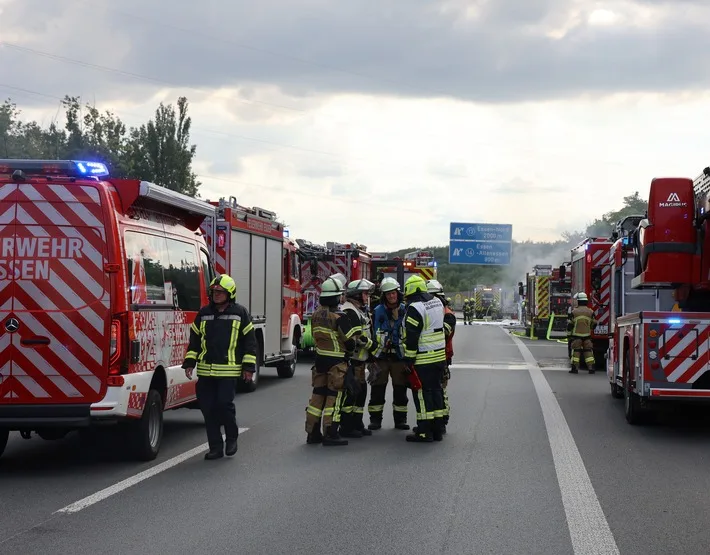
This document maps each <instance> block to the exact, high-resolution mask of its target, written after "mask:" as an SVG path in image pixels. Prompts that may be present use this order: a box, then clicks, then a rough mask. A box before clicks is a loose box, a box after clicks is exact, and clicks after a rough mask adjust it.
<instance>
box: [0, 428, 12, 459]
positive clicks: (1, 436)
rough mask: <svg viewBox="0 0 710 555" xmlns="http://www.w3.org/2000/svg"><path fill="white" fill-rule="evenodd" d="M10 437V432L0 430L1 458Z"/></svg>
mask: <svg viewBox="0 0 710 555" xmlns="http://www.w3.org/2000/svg"><path fill="white" fill-rule="evenodd" d="M9 437H10V430H0V457H2V454H3V453H4V452H5V447H7V439H8V438H9Z"/></svg>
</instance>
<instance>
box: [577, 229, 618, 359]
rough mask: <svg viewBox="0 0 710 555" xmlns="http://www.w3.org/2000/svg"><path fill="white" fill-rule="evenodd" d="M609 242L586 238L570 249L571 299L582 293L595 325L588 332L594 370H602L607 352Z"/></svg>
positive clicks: (609, 291)
mask: <svg viewBox="0 0 710 555" xmlns="http://www.w3.org/2000/svg"><path fill="white" fill-rule="evenodd" d="M611 245H612V242H611V240H610V239H602V238H588V239H585V240H584V241H582V242H581V243H580V244H579V245H577V246H576V247H575V248H574V249H572V296H573V297H574V295H575V294H577V293H585V294H586V295H587V298H588V299H589V305H588V306H589V308H591V309H592V310H593V311H594V317H595V319H596V321H597V325H596V327H595V328H594V330H592V344H593V345H594V361H595V366H596V367H597V368H599V369H602V368H604V366H605V358H606V352H607V349H608V348H609V335H610V334H609V316H610V309H609V302H610V299H611V268H610V266H609V251H610V249H611Z"/></svg>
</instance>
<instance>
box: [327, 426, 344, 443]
mask: <svg viewBox="0 0 710 555" xmlns="http://www.w3.org/2000/svg"><path fill="white" fill-rule="evenodd" d="M347 444H348V440H347V439H343V438H342V437H340V435H339V434H338V425H337V424H331V425H330V426H329V427H328V431H327V432H326V434H325V435H324V436H323V447H338V446H340V445H347Z"/></svg>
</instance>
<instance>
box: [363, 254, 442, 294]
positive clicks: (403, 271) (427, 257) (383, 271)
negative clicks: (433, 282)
mask: <svg viewBox="0 0 710 555" xmlns="http://www.w3.org/2000/svg"><path fill="white" fill-rule="evenodd" d="M437 266H438V264H437V262H436V259H435V258H434V255H433V254H432V253H431V252H429V251H424V250H417V251H413V252H409V253H406V254H405V255H404V256H403V257H398V256H390V254H389V253H383V252H377V253H374V252H373V253H372V254H371V263H370V275H372V276H373V277H374V279H375V280H376V282H377V284H379V283H380V282H381V281H382V280H383V279H384V278H386V277H392V278H395V279H396V280H397V281H398V282H399V285H400V286H401V287H402V290H404V284H405V282H406V281H407V279H409V277H410V276H412V275H414V274H419V275H420V276H422V277H423V278H424V279H425V280H430V279H436V277H437Z"/></svg>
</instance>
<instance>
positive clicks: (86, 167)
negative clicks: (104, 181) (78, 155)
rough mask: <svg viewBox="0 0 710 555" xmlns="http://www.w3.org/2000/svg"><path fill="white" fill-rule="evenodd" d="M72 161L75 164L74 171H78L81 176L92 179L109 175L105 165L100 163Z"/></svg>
mask: <svg viewBox="0 0 710 555" xmlns="http://www.w3.org/2000/svg"><path fill="white" fill-rule="evenodd" d="M72 161H73V162H74V164H76V169H77V170H79V173H81V174H82V175H93V176H94V177H107V176H108V175H110V174H109V171H108V167H106V164H102V163H101V162H80V161H78V160H72Z"/></svg>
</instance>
